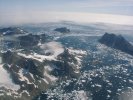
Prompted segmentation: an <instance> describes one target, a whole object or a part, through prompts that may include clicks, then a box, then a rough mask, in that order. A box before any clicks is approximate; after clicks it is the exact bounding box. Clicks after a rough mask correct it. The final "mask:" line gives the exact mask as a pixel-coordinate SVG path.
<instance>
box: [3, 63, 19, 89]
mask: <svg viewBox="0 0 133 100" xmlns="http://www.w3.org/2000/svg"><path fill="white" fill-rule="evenodd" d="M0 87H5V88H7V89H11V90H19V89H20V86H19V85H16V84H14V83H13V82H12V79H11V77H10V74H9V73H8V72H7V71H6V70H5V69H4V68H3V65H2V64H1V65H0Z"/></svg>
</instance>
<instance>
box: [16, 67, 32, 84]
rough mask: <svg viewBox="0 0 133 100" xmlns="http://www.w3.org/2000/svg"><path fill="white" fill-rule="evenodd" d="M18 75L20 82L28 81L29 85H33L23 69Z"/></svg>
mask: <svg viewBox="0 0 133 100" xmlns="http://www.w3.org/2000/svg"><path fill="white" fill-rule="evenodd" d="M18 75H19V80H20V81H26V82H27V84H32V83H31V82H30V81H29V79H28V78H27V77H26V76H24V73H23V69H20V70H19V73H18Z"/></svg>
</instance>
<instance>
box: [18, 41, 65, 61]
mask: <svg viewBox="0 0 133 100" xmlns="http://www.w3.org/2000/svg"><path fill="white" fill-rule="evenodd" d="M40 48H41V49H42V50H43V51H44V53H45V54H47V53H50V55H48V56H47V55H40V54H37V53H33V54H30V55H26V54H23V53H17V54H18V55H19V56H22V57H25V58H31V59H34V60H38V61H39V62H43V61H44V60H56V58H57V56H58V55H59V54H61V53H63V52H64V48H63V46H62V45H61V44H60V43H59V42H48V43H45V44H41V45H40Z"/></svg>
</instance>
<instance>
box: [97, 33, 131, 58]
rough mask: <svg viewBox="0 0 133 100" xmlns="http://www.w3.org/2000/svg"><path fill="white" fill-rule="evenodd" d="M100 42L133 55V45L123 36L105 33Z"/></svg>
mask: <svg viewBox="0 0 133 100" xmlns="http://www.w3.org/2000/svg"><path fill="white" fill-rule="evenodd" d="M99 42H100V43H102V44H105V45H106V46H109V47H112V48H114V49H118V50H121V51H122V52H125V53H128V54H130V55H133V45H131V44H130V43H129V42H128V41H127V40H126V39H125V38H124V37H123V36H121V35H115V34H109V33H105V34H104V35H103V36H102V38H101V39H99Z"/></svg>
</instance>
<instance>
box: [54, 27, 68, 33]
mask: <svg viewBox="0 0 133 100" xmlns="http://www.w3.org/2000/svg"><path fill="white" fill-rule="evenodd" d="M54 31H57V32H60V33H69V32H70V30H69V29H67V28H66V27H61V28H56V29H54Z"/></svg>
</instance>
